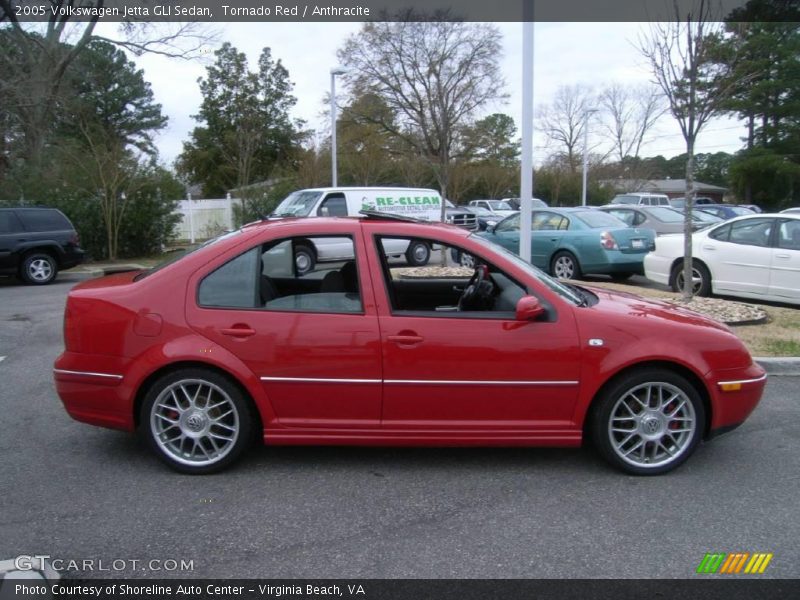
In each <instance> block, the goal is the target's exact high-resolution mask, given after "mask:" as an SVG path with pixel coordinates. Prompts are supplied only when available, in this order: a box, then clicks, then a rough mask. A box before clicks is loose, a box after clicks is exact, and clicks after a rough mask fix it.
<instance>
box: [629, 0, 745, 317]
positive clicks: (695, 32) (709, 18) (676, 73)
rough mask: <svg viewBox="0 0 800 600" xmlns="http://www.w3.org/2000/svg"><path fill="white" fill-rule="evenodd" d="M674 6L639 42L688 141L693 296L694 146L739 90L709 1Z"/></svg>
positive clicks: (688, 282)
mask: <svg viewBox="0 0 800 600" xmlns="http://www.w3.org/2000/svg"><path fill="white" fill-rule="evenodd" d="M673 6H674V16H675V21H673V22H670V23H654V24H652V25H651V29H650V34H649V36H646V37H643V38H642V39H641V41H640V50H641V52H642V54H643V55H644V57H645V58H646V59H647V61H648V63H649V64H650V69H651V72H652V74H653V77H654V78H655V82H656V83H657V84H658V86H659V87H660V88H661V90H662V91H663V92H664V95H665V96H666V98H667V101H668V102H669V108H670V112H671V113H672V116H673V117H674V118H675V120H676V121H677V122H678V125H679V127H680V130H681V133H682V135H683V139H684V141H685V142H686V169H685V172H686V216H685V219H684V229H683V231H684V259H683V280H684V285H683V298H684V299H685V300H687V301H688V300H691V299H692V296H693V289H692V279H693V278H692V207H693V204H694V171H695V165H694V148H695V144H696V142H697V136H698V135H699V133H700V132H701V131H702V129H703V127H705V125H706V124H707V123H708V121H709V119H710V118H711V117H712V116H714V115H715V114H717V113H718V112H719V111H720V109H721V107H722V105H723V103H724V101H725V100H726V99H727V98H728V97H730V95H731V93H732V91H733V89H734V80H733V79H732V78H731V76H730V71H731V67H732V64H733V62H734V61H733V58H734V57H733V56H732V55H729V56H728V59H729V60H728V61H727V62H726V63H720V62H717V61H716V60H715V59H716V58H717V56H716V55H715V54H714V52H715V49H716V48H717V47H718V44H719V39H720V36H721V31H720V27H719V23H718V22H715V19H714V15H713V14H712V11H711V7H710V0H697V2H696V3H695V4H694V5H693V6H692V7H691V9H690V10H689V11H688V12H686V13H685V14H682V13H681V9H680V7H679V6H678V3H677V1H676V2H675V3H674V5H673ZM718 20H719V19H716V21H718Z"/></svg>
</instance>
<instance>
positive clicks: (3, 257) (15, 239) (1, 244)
mask: <svg viewBox="0 0 800 600" xmlns="http://www.w3.org/2000/svg"><path fill="white" fill-rule="evenodd" d="M24 237H25V236H24V235H23V230H22V223H21V222H20V220H19V219H18V218H17V215H16V214H14V211H13V210H0V269H5V270H11V269H15V268H16V267H17V263H18V260H19V259H18V258H16V257H15V256H14V254H13V252H14V249H15V248H16V247H17V245H19V244H20V243H21V241H23V240H24Z"/></svg>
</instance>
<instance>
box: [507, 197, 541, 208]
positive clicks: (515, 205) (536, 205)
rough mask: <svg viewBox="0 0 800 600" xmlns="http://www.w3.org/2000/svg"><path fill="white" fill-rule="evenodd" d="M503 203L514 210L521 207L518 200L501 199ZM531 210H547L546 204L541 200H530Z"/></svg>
mask: <svg viewBox="0 0 800 600" xmlns="http://www.w3.org/2000/svg"><path fill="white" fill-rule="evenodd" d="M503 202H506V203H508V204H510V205H511V208H513V209H514V210H519V209H520V207H521V206H522V203H521V201H520V199H519V198H503ZM531 208H547V202H545V201H544V200H542V199H541V198H531Z"/></svg>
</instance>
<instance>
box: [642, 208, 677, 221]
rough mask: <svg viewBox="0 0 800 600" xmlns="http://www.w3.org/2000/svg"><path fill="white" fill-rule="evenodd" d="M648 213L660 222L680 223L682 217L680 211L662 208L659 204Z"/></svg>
mask: <svg viewBox="0 0 800 600" xmlns="http://www.w3.org/2000/svg"><path fill="white" fill-rule="evenodd" d="M650 214H651V215H653V216H654V217H655V218H656V219H658V220H659V221H661V222H662V223H680V222H682V221H683V219H684V217H683V214H682V213H679V212H678V211H675V210H672V209H671V208H662V207H660V206H654V207H653V208H651V209H650Z"/></svg>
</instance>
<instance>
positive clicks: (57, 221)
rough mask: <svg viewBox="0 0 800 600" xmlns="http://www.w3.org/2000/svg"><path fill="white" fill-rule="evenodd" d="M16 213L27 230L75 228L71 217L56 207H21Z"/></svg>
mask: <svg viewBox="0 0 800 600" xmlns="http://www.w3.org/2000/svg"><path fill="white" fill-rule="evenodd" d="M16 213H17V216H19V218H20V219H21V220H22V223H23V225H24V226H25V230H26V231H64V230H65V229H72V228H73V227H72V223H70V222H69V219H67V217H65V216H64V215H62V214H61V213H60V212H59V211H57V210H55V209H41V208H20V209H17V211H16Z"/></svg>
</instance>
